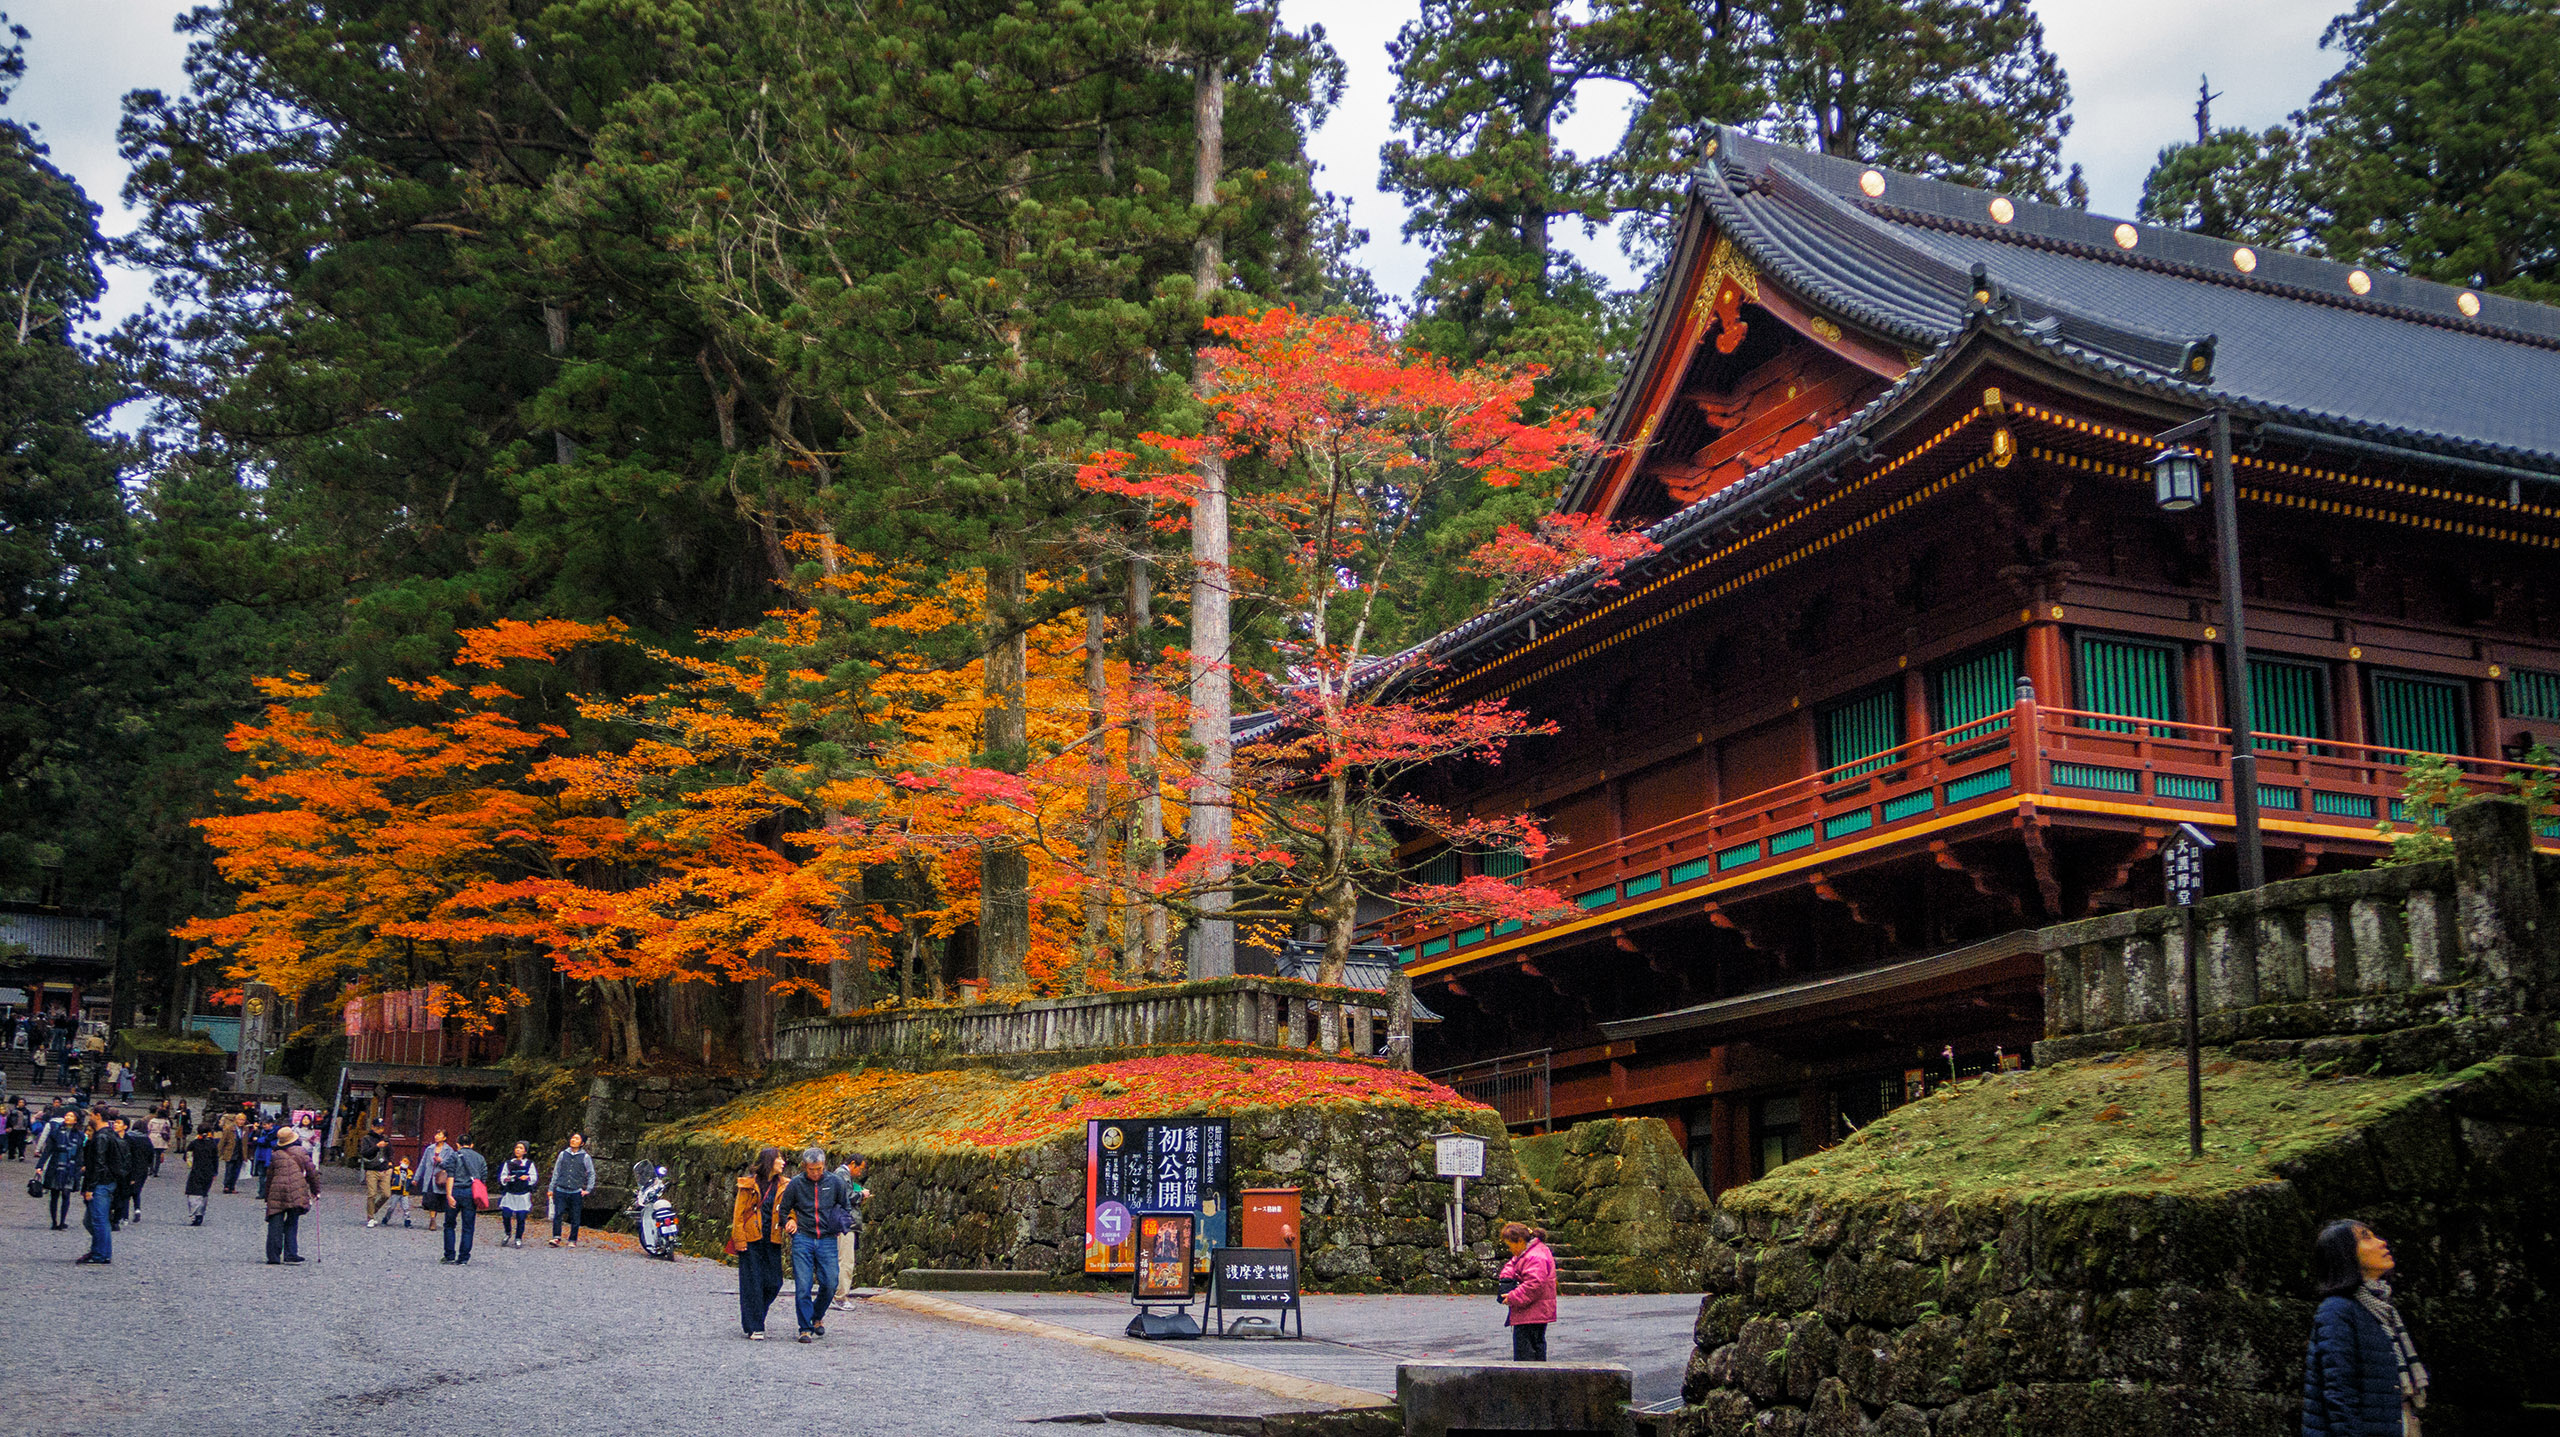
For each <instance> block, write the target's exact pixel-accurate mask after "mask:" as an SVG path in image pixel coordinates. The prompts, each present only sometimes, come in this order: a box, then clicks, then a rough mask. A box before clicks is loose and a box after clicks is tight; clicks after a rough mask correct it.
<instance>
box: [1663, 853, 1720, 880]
mask: <svg viewBox="0 0 2560 1437" xmlns="http://www.w3.org/2000/svg"><path fill="white" fill-rule="evenodd" d="M1714 869H1715V862H1714V860H1713V859H1707V858H1692V859H1690V860H1689V861H1688V862H1686V863H1683V864H1681V865H1680V866H1678V867H1677V868H1674V869H1672V870H1671V881H1672V882H1674V883H1687V882H1689V881H1690V880H1691V879H1696V878H1704V877H1706V876H1707V875H1708V874H1709V873H1711V872H1713V871H1714Z"/></svg>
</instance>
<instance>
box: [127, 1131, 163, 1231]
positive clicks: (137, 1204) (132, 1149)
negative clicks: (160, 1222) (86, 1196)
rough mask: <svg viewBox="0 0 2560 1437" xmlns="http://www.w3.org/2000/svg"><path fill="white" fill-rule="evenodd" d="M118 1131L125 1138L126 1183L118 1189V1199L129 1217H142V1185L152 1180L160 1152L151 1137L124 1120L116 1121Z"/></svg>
mask: <svg viewBox="0 0 2560 1437" xmlns="http://www.w3.org/2000/svg"><path fill="white" fill-rule="evenodd" d="M116 1131H117V1132H118V1133H119V1134H121V1135H122V1136H123V1138H124V1182H123V1184H122V1185H121V1186H119V1187H118V1188H117V1189H116V1199H117V1203H118V1205H119V1206H121V1207H122V1208H123V1209H124V1214H125V1216H127V1217H133V1218H139V1217H141V1216H142V1185H143V1184H144V1183H146V1182H148V1181H150V1179H151V1166H152V1163H153V1162H154V1161H155V1160H156V1159H157V1158H158V1156H159V1152H158V1150H157V1149H155V1148H153V1147H152V1146H151V1135H150V1134H148V1133H146V1132H144V1131H143V1130H142V1129H141V1128H140V1127H138V1126H136V1125H134V1124H131V1123H129V1122H127V1121H126V1120H125V1119H123V1118H118V1119H116Z"/></svg>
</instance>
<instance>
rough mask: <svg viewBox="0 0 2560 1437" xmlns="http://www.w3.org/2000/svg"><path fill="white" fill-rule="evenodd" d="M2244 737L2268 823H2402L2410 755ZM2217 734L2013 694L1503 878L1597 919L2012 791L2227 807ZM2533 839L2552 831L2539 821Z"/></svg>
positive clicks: (1485, 931)
mask: <svg viewBox="0 0 2560 1437" xmlns="http://www.w3.org/2000/svg"><path fill="white" fill-rule="evenodd" d="M2021 734H2027V735H2032V736H2033V738H2032V742H2031V743H2029V744H2027V745H2025V746H2023V747H2022V746H2021V745H2020V743H2019V741H2018V737H2019V735H2021ZM2257 740H2258V743H2259V748H2258V750H2257V753H2258V806H2259V808H2260V810H2261V812H2262V814H2264V816H2265V817H2266V818H2267V819H2268V820H2270V821H2281V820H2294V821H2300V822H2307V823H2317V824H2321V825H2324V826H2330V827H2335V828H2339V829H2345V830H2359V829H2360V830H2363V831H2365V833H2366V835H2367V836H2370V834H2371V830H2372V828H2373V825H2374V824H2376V823H2378V822H2382V821H2384V819H2385V817H2386V815H2387V816H2388V818H2389V820H2391V821H2393V822H2395V823H2405V821H2406V815H2405V814H2404V813H2403V812H2402V811H2401V804H2400V793H2401V790H2402V788H2403V787H2404V786H2405V785H2406V783H2407V778H2408V764H2409V761H2410V760H2412V759H2414V758H2417V757H2419V756H2420V755H2418V754H2417V753H2415V752H2413V751H2411V750H2408V749H2396V748H2383V747H2379V746H2376V745H2372V744H2342V743H2337V742H2333V741H2330V740H2327V739H2308V738H2297V737H2292V736H2288V735H2281V734H2266V733H2261V734H2258V735H2257ZM2229 743H2230V730H2228V729H2225V728H2217V727H2215V726H2213V725H2210V724H2191V723H2176V722H2170V721H2166V720H2161V719H2146V718H2134V717H2128V716H2125V715H2120V714H2102V713H2084V712H2081V711H2079V710H2076V709H2063V708H2053V707H2048V706H2045V705H2041V704H2036V703H2032V702H2029V703H2020V704H2018V705H2017V706H2015V707H2014V708H2011V709H2008V710H2004V711H2002V712H2000V713H1997V714H1993V715H1990V716H1988V717H1985V718H1980V719H1976V720H1974V721H1973V722H1971V723H1966V724H1960V725H1958V726H1957V727H1954V728H1951V729H1946V730H1944V731H1942V732H1939V733H1933V734H1930V735H1928V736H1926V737H1924V738H1918V739H1914V740H1912V741H1911V742H1909V743H1905V744H1902V745H1901V746H1899V747H1897V748H1893V749H1889V750H1887V751H1886V752H1884V753H1882V754H1871V755H1868V756H1867V757H1864V758H1860V759H1858V760H1856V761H1854V762H1851V763H1846V764H1842V765H1840V766H1838V767H1836V768H1830V769H1825V770H1823V771H1822V772H1820V773H1815V774H1810V775H1807V776H1806V777H1804V778H1800V779H1796V780H1794V781H1793V782H1790V783H1784V784H1780V785H1779V786H1777V787H1775V788H1771V789H1765V790H1763V791H1761V792H1759V793H1755V794H1751V795H1749V796H1747V797H1744V798H1738V799H1735V800H1733V801H1732V802H1729V803H1722V804H1718V805H1716V806H1715V807H1713V808H1709V809H1705V810H1702V811H1701V812H1698V813H1693V814H1690V815H1688V816H1687V817H1685V818H1678V819H1674V820H1672V821H1671V822H1669V823H1665V824H1659V825H1657V826H1655V827H1652V828H1648V829H1645V830H1643V831H1641V832H1638V833H1631V834H1628V835H1627V836H1626V837H1624V838H1621V839H1619V840H1618V841H1616V842H1614V843H1610V844H1605V845H1599V846H1595V847H1593V848H1590V849H1586V850H1580V851H1576V852H1568V853H1564V854H1561V855H1559V856H1558V857H1556V858H1553V859H1550V860H1548V861H1547V862H1545V863H1542V864H1539V865H1537V866H1536V867H1534V868H1531V869H1529V870H1527V871H1526V872H1524V873H1522V874H1520V875H1518V877H1517V880H1516V881H1518V882H1520V883H1522V884H1525V885H1532V886H1537V887H1542V888H1551V889H1553V890H1555V891H1556V892H1557V893H1559V894H1561V895H1563V896H1564V898H1565V900H1566V901H1567V902H1569V903H1571V904H1573V905H1574V906H1575V907H1576V908H1578V909H1582V910H1584V911H1585V912H1598V911H1603V910H1607V909H1611V908H1615V907H1619V906H1621V905H1625V904H1630V903H1635V902H1640V901H1644V900H1647V899H1649V898H1651V897H1652V896H1654V895H1657V894H1660V893H1664V892H1667V891H1673V890H1682V889H1689V890H1697V891H1700V892H1704V891H1707V890H1709V889H1712V888H1716V887H1719V886H1721V885H1723V884H1726V883H1730V882H1739V881H1747V880H1749V879H1750V878H1751V877H1753V876H1754V875H1755V874H1756V873H1760V872H1767V871H1770V870H1772V869H1777V868H1780V867H1782V866H1783V867H1793V866H1795V865H1796V863H1798V862H1800V861H1801V860H1802V859H1803V858H1804V857H1806V856H1808V855H1815V856H1818V855H1820V854H1821V853H1823V852H1824V851H1826V850H1835V849H1839V848H1842V847H1844V846H1849V845H1859V846H1864V845H1867V844H1869V843H1871V842H1872V840H1873V839H1874V838H1875V837H1876V836H1878V835H1880V834H1889V833H1892V832H1894V831H1895V830H1897V829H1910V828H1914V827H1917V826H1919V825H1921V824H1922V823H1924V822H1926V821H1927V820H1929V819H1931V818H1934V817H1940V816H1943V815H1945V814H1948V813H1953V812H1960V811H1962V810H1965V809H1968V808H1988V807H1992V806H1995V805H1997V804H2000V803H2002V802H2007V801H2011V800H2013V799H2015V798H2016V797H2017V796H2018V795H2020V794H2033V795H2052V796H2056V797H2062V796H2069V797H2075V798H2080V799H2084V800H2096V801H2101V802H2105V801H2112V802H2116V803H2123V804H2129V805H2134V806H2138V807H2142V808H2147V809H2158V810H2160V812H2161V816H2162V817H2164V818H2171V819H2175V818H2196V817H2202V818H2211V817H2213V816H2215V815H2217V814H2221V815H2228V814H2229V813H2230V811H2231V803H2230V796H2229V795H2228V794H2227V793H2226V792H2225V789H2226V788H2227V787H2228V781H2229V776H2230V759H2229V753H2230V749H2229ZM2452 762H2453V763H2454V764H2455V765H2457V766H2458V767H2459V768H2460V769H2461V771H2462V773H2463V776H2464V778H2465V779H2466V780H2467V781H2469V782H2470V784H2471V785H2472V786H2473V788H2474V789H2476V790H2479V791H2482V792H2512V791H2513V785H2514V784H2515V782H2516V780H2517V779H2518V778H2519V777H2521V776H2524V775H2528V774H2532V773H2537V772H2550V771H2551V770H2540V769H2536V768H2534V767H2533V766H2532V765H2528V764H2520V763H2509V762H2506V761H2503V760H2500V759H2488V758H2470V757H2465V756H2461V755H2455V756H2453V758H2452ZM2545 832H2546V833H2547V834H2549V835H2550V836H2552V837H2555V838H2560V832H2555V831H2553V829H2550V828H2546V829H2545ZM1567 921H1570V920H1567ZM1523 927H1524V925H1523V924H1521V923H1520V922H1518V921H1516V920H1514V921H1508V922H1503V923H1496V924H1491V925H1487V924H1483V923H1454V922H1451V921H1449V920H1447V919H1445V918H1435V917H1430V916H1423V915H1413V916H1407V915H1401V914H1399V915H1392V916H1390V917H1388V918H1386V919H1384V920H1382V921H1381V922H1379V923H1378V924H1377V925H1376V926H1375V928H1374V929H1373V930H1372V932H1371V934H1370V935H1368V937H1369V941H1374V942H1381V943H1390V944H1394V945H1396V946H1397V947H1398V948H1400V949H1402V950H1404V954H1405V960H1406V961H1407V962H1413V961H1416V960H1420V961H1429V960H1431V959H1435V958H1441V957H1445V956H1447V955H1449V954H1450V953H1452V952H1462V951H1463V950H1465V949H1468V948H1471V947H1475V946H1477V945H1479V944H1483V943H1486V942H1489V941H1492V940H1495V939H1499V938H1502V937H1504V936H1506V935H1509V934H1512V933H1517V932H1520V931H1522V929H1523Z"/></svg>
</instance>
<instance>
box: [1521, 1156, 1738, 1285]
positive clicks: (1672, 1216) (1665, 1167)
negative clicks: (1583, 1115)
mask: <svg viewBox="0 0 2560 1437" xmlns="http://www.w3.org/2000/svg"><path fill="white" fill-rule="evenodd" d="M1512 1144H1513V1147H1514V1149H1515V1150H1516V1151H1517V1153H1518V1157H1519V1163H1520V1167H1521V1170H1522V1171H1523V1172H1525V1173H1527V1174H1528V1175H1529V1177H1530V1178H1531V1180H1532V1181H1534V1182H1535V1184H1536V1185H1537V1188H1538V1189H1539V1193H1540V1197H1541V1198H1542V1205H1543V1207H1544V1210H1545V1212H1546V1216H1547V1227H1548V1229H1549V1230H1550V1232H1551V1234H1552V1235H1554V1236H1555V1237H1557V1238H1560V1239H1562V1240H1564V1241H1566V1242H1569V1243H1571V1244H1572V1245H1573V1248H1574V1250H1575V1254H1576V1255H1577V1256H1578V1257H1579V1258H1580V1259H1581V1260H1582V1261H1583V1262H1584V1263H1585V1264H1587V1265H1589V1266H1590V1267H1592V1268H1594V1269H1596V1270H1597V1271H1598V1272H1599V1273H1600V1275H1601V1276H1602V1277H1604V1278H1606V1279H1607V1280H1609V1281H1611V1282H1614V1283H1616V1284H1618V1285H1619V1286H1621V1287H1624V1288H1627V1289H1628V1290H1630V1291H1634V1292H1695V1291H1697V1290H1698V1270H1699V1264H1700V1263H1701V1262H1702V1261H1703V1260H1704V1257H1705V1250H1706V1243H1707V1233H1708V1229H1707V1217H1708V1214H1709V1212H1710V1210H1711V1208H1710V1204H1709V1202H1708V1199H1707V1190H1706V1188H1705V1187H1703V1186H1702V1185H1700V1183H1699V1182H1698V1175H1697V1173H1696V1172H1694V1171H1692V1170H1691V1168H1690V1167H1689V1161H1688V1157H1687V1155H1686V1154H1684V1153H1682V1152H1681V1151H1680V1144H1679V1143H1678V1142H1677V1141H1676V1140H1675V1139H1673V1137H1672V1136H1671V1126H1670V1125H1669V1124H1668V1123H1665V1122H1664V1121H1662V1119H1660V1118H1597V1119H1594V1120H1592V1121H1590V1122H1587V1123H1576V1124H1574V1125H1573V1126H1572V1127H1570V1128H1568V1129H1566V1130H1565V1131H1563V1132H1561V1133H1547V1134H1544V1135H1542V1136H1539V1137H1534V1138H1514V1139H1513V1140H1512Z"/></svg>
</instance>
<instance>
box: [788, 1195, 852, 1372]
mask: <svg viewBox="0 0 2560 1437" xmlns="http://www.w3.org/2000/svg"><path fill="white" fill-rule="evenodd" d="M782 1210H783V1212H785V1213H786V1214H788V1216H787V1217H785V1218H784V1219H783V1223H782V1230H783V1231H784V1232H786V1233H788V1234H790V1236H791V1276H792V1280H793V1282H794V1284H795V1296H796V1297H797V1299H798V1303H799V1308H800V1340H801V1341H802V1342H807V1341H809V1340H810V1339H812V1338H817V1337H824V1336H826V1335H827V1304H828V1303H829V1302H830V1301H833V1300H834V1298H835V1295H836V1238H837V1237H838V1236H839V1235H841V1234H843V1233H846V1232H850V1231H852V1229H853V1190H852V1188H851V1187H850V1186H848V1185H847V1184H846V1182H845V1180H844V1179H843V1178H841V1177H838V1176H837V1175H836V1174H834V1173H831V1172H828V1171H827V1155H826V1153H825V1151H824V1150H823V1149H819V1148H810V1149H808V1150H807V1151H806V1152H803V1153H802V1154H800V1173H799V1176H797V1177H794V1178H793V1179H792V1180H791V1183H790V1185H789V1186H788V1187H785V1188H784V1189H783V1190H782Z"/></svg>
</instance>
